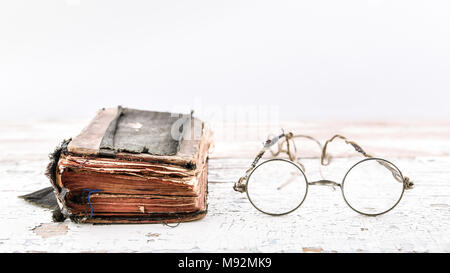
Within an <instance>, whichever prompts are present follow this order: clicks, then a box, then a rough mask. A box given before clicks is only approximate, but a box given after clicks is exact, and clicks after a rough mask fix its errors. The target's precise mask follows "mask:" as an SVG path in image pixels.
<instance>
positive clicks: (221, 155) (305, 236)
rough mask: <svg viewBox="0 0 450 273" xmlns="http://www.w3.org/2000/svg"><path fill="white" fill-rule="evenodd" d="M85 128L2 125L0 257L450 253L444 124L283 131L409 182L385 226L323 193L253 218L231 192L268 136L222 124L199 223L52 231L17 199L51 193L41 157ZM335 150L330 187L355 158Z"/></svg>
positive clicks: (68, 225)
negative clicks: (391, 166)
mask: <svg viewBox="0 0 450 273" xmlns="http://www.w3.org/2000/svg"><path fill="white" fill-rule="evenodd" d="M88 122H89V121H88V120H75V121H58V120H53V121H33V120H29V121H15V122H12V121H11V122H5V121H3V122H0V181H1V184H0V200H1V201H0V202H1V209H0V221H1V222H0V251H1V252H211V251H212V252H260V251H264V252H378V251H381V252H416V251H417V252H450V231H449V229H450V213H449V212H450V172H449V169H450V121H448V120H447V121H446V120H444V121H429V122H426V121H413V122H411V121H410V122H405V121H403V122H402V121H392V122H389V123H385V122H311V121H298V122H297V123H285V124H282V126H283V127H284V128H287V129H291V130H293V131H294V132H297V133H300V132H301V133H303V134H310V135H312V136H314V137H317V138H319V139H320V140H321V141H324V140H325V139H327V138H329V137H331V136H332V134H334V133H340V134H343V135H345V136H347V137H349V138H351V139H353V140H355V141H357V142H358V143H359V144H360V145H362V146H363V147H364V148H365V149H366V150H367V151H368V152H370V153H372V154H375V155H377V156H380V157H384V158H386V159H389V160H391V161H392V162H394V163H395V164H396V165H397V166H398V167H399V168H400V169H401V170H402V171H403V172H404V173H405V174H406V175H408V176H410V177H411V178H412V179H413V180H414V182H415V184H416V187H415V189H413V190H411V191H407V192H406V194H405V196H404V198H403V199H402V201H401V203H400V205H399V206H398V207H396V208H395V209H394V210H393V211H391V212H390V213H388V214H385V215H383V216H379V217H365V216H361V215H358V214H357V213H355V212H353V211H352V210H351V209H350V208H348V207H347V206H346V204H345V203H344V201H343V199H342V197H341V195H340V193H339V192H338V191H335V192H333V190H332V189H331V188H328V187H314V188H312V189H311V190H310V192H309V193H308V197H307V199H306V201H305V203H304V205H303V206H302V207H301V208H300V209H299V210H297V211H295V212H294V213H292V214H290V215H286V216H283V217H271V216H267V215H264V214H261V213H259V212H258V211H256V210H255V209H254V208H253V207H252V206H251V205H250V203H249V202H248V200H247V199H246V197H245V195H243V194H239V193H237V192H234V191H233V190H232V185H233V183H234V182H235V180H236V179H237V178H238V177H239V176H240V175H241V174H242V173H243V171H244V170H245V168H247V167H248V165H249V164H250V163H251V160H252V158H253V156H254V154H255V152H256V151H258V150H259V148H260V147H261V142H262V141H263V140H264V136H262V135H263V134H265V132H266V131H265V130H266V129H267V128H264V126H261V125H258V127H257V128H256V127H253V126H252V125H251V124H245V125H242V124H241V125H236V124H228V125H227V126H225V127H221V128H216V145H215V148H214V150H213V151H212V153H211V156H210V161H209V164H210V170H209V195H208V204H209V210H208V214H207V216H206V217H205V218H204V219H202V220H200V221H196V222H191V223H182V224H180V225H179V226H178V227H176V228H170V227H167V226H164V225H160V224H151V225H90V224H74V223H72V222H70V221H69V220H67V221H65V222H64V223H53V222H52V220H51V212H50V211H49V210H48V209H43V208H40V207H36V206H34V205H31V204H29V203H27V202H25V201H24V200H22V199H19V198H17V196H19V195H22V194H26V193H29V192H31V191H34V190H38V189H40V188H43V187H46V186H48V185H49V182H48V181H47V178H46V177H45V176H44V169H45V166H46V164H47V154H48V153H49V152H50V151H52V150H53V148H54V146H55V145H57V144H58V143H59V142H60V141H61V140H62V139H63V138H67V137H70V136H73V135H76V134H77V133H78V132H79V131H80V130H81V129H82V128H83V126H84V125H86V124H87V123H88ZM225 132H226V133H225ZM230 132H231V134H230ZM255 132H256V133H255ZM261 138H262V139H261ZM333 147H334V148H333V149H334V152H333V153H334V154H340V155H354V157H352V158H350V159H347V158H338V159H336V161H335V164H332V165H330V166H329V167H326V168H323V169H322V170H323V172H324V174H325V175H326V177H327V178H330V179H335V180H338V181H340V180H342V176H343V175H344V174H345V172H346V170H347V169H348V168H349V167H350V166H351V165H352V162H355V161H356V160H357V159H358V157H356V155H355V154H354V153H350V150H348V149H347V147H346V146H345V145H344V144H334V146H333ZM314 149H315V147H314V146H312V145H309V144H308V145H306V144H305V146H304V147H303V150H302V151H301V153H302V155H304V156H306V157H307V158H306V159H305V163H306V167H307V168H308V170H309V174H308V175H310V176H311V177H317V175H318V171H317V170H318V166H319V161H318V160H317V155H318V152H317V151H315V150H314ZM346 149H347V150H346Z"/></svg>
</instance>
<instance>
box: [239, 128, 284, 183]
mask: <svg viewBox="0 0 450 273" xmlns="http://www.w3.org/2000/svg"><path fill="white" fill-rule="evenodd" d="M289 134H292V133H289ZM283 137H286V134H285V133H284V132H283V133H282V134H280V135H278V136H276V137H274V138H272V139H268V140H266V141H265V142H264V143H263V145H264V146H263V148H262V149H261V150H260V151H259V152H258V154H257V155H256V157H255V159H254V160H253V162H252V164H251V165H250V168H248V169H247V171H245V174H244V176H242V177H241V178H239V181H238V182H237V183H235V184H234V186H233V189H234V190H235V191H238V192H245V191H246V190H247V189H246V183H245V181H246V180H247V179H248V175H249V174H250V173H251V171H252V170H253V169H254V168H255V167H256V164H258V162H259V160H260V159H261V157H262V156H263V155H264V154H265V152H266V151H267V150H269V149H270V147H272V146H273V145H275V144H276V143H277V142H278V141H279V140H280V139H281V138H283Z"/></svg>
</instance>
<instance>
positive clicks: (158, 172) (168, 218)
mask: <svg viewBox="0 0 450 273" xmlns="http://www.w3.org/2000/svg"><path fill="white" fill-rule="evenodd" d="M211 142H212V140H211V133H210V131H209V130H208V129H207V128H206V127H205V125H204V123H203V122H201V121H200V120H198V119H196V118H194V117H192V114H190V115H181V114H173V113H167V112H153V111H142V110H136V109H130V108H122V107H117V108H109V109H102V110H100V111H99V113H98V114H97V116H96V117H95V118H94V119H93V120H92V121H91V123H90V124H89V125H88V126H87V127H86V128H85V129H84V130H83V131H82V132H81V133H80V134H79V135H78V136H76V137H75V138H73V139H71V140H69V141H65V142H63V144H62V145H61V147H60V148H59V149H57V150H56V151H55V153H54V154H53V156H52V161H51V163H50V164H49V167H48V176H49V178H50V181H51V183H52V186H53V188H54V191H55V193H56V197H57V201H58V203H59V206H60V208H61V211H62V213H63V214H65V215H67V216H68V217H70V218H71V219H72V220H73V221H76V222H83V223H160V222H166V223H173V222H182V221H190V220H196V219H200V218H202V217H203V216H204V215H205V214H206V211H207V203H206V194H207V178H208V164H207V158H208V149H209V147H210V145H211Z"/></svg>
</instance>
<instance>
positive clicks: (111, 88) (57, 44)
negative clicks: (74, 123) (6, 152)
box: [0, 0, 450, 119]
mask: <svg viewBox="0 0 450 273" xmlns="http://www.w3.org/2000/svg"><path fill="white" fill-rule="evenodd" d="M449 75H450V2H449V1H433V0H428V1H412V0H406V1H395V0H392V1H383V0H371V1H367V0H355V1H335V0H328V1H326V0H314V1H230V0H228V1H207V0H205V1H112V0H107V1H106V0H105V1H97V0H89V1H88V0H45V1H34V0H29V1H23V0H11V1H2V2H1V3H0V101H1V105H0V106H1V107H0V115H1V118H0V119H20V118H26V117H33V118H41V119H52V118H77V117H91V116H92V115H93V114H94V113H95V112H96V110H97V109H99V108H101V107H104V106H115V105H117V104H121V105H124V106H128V107H137V108H143V109H153V110H172V109H173V108H174V106H175V105H177V106H185V107H186V109H188V108H192V107H193V106H192V105H194V104H195V102H196V101H197V102H198V101H200V102H201V104H202V105H203V106H208V105H215V106H218V107H222V106H223V107H225V106H227V105H228V106H229V105H241V106H246V105H269V106H270V105H271V106H276V107H279V111H280V116H281V117H282V118H296V119H297V118H299V119H308V118H315V119H327V118H334V119H388V118H420V119H422V118H425V119H441V118H448V117H450V107H449V106H448V101H449V98H450V95H448V93H449V91H450V77H449Z"/></svg>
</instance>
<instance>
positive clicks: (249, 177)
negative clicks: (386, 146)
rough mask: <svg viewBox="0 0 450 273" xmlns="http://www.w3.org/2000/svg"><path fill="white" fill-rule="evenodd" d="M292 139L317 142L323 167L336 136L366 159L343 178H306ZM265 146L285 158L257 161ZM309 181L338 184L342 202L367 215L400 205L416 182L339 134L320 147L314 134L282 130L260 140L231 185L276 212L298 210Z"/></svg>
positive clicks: (263, 209) (264, 209) (259, 207)
mask: <svg viewBox="0 0 450 273" xmlns="http://www.w3.org/2000/svg"><path fill="white" fill-rule="evenodd" d="M295 138H305V139H309V140H312V141H314V142H316V143H317V145H318V146H319V148H320V149H321V151H322V154H321V157H320V163H321V165H323V166H326V165H328V164H329V163H330V162H331V156H330V155H329V154H328V153H327V147H328V144H329V143H331V142H332V141H333V140H335V139H341V140H343V141H345V143H346V144H349V145H351V146H353V148H354V149H355V150H356V151H357V152H359V153H361V154H362V155H363V156H364V157H365V159H363V160H361V161H359V162H358V163H356V164H354V165H353V166H352V167H351V168H350V169H349V170H348V171H347V173H346V174H345V176H344V178H343V179H342V182H341V183H337V182H334V181H331V180H327V179H322V180H318V181H312V182H310V181H308V179H307V177H306V175H305V167H304V165H303V164H302V163H301V162H300V161H299V160H298V159H297V156H296V153H297V148H296V145H295V142H294V141H293V140H294V139H295ZM276 143H278V150H277V151H273V150H272V149H271V147H272V146H274V145H275V144H276ZM268 150H269V151H270V152H271V153H272V155H273V156H278V155H279V154H281V153H285V154H287V155H288V157H289V160H287V159H281V158H273V159H269V160H266V161H264V162H262V163H260V164H258V162H259V160H260V159H261V158H262V156H263V155H264V154H265V153H266V152H267V151H268ZM313 185H322V186H331V187H339V188H340V189H341V192H342V196H343V198H344V201H345V203H346V204H347V205H348V206H349V207H350V208H351V209H353V210H354V211H356V212H358V213H360V214H363V215H367V216H377V215H381V214H384V213H386V212H388V211H390V210H392V209H393V208H394V207H395V206H397V205H398V204H399V202H400V200H401V199H402V197H403V194H404V192H405V190H409V189H412V188H413V187H414V183H413V182H412V181H410V179H409V178H408V177H406V176H403V174H402V173H401V171H400V170H399V169H398V168H397V167H396V166H395V165H394V164H393V163H391V162H389V161H387V160H385V159H382V158H377V157H373V156H371V155H370V154H368V153H366V152H365V151H364V150H363V149H362V148H361V146H359V145H358V144H356V143H355V142H353V141H350V140H348V139H347V138H345V137H343V136H341V135H335V136H333V137H332V138H330V139H329V140H327V141H326V142H325V145H324V146H322V144H321V143H320V142H319V141H318V140H316V139H315V138H313V137H310V136H306V135H294V134H293V133H287V134H285V133H284V132H283V133H282V134H281V135H279V136H275V137H273V138H271V139H268V140H267V141H266V142H265V143H264V147H263V149H262V150H261V151H260V152H259V153H258V154H257V156H256V158H255V159H254V160H253V163H252V164H251V166H250V168H249V169H248V170H247V171H246V172H245V174H244V176H242V177H241V178H240V179H239V181H238V182H237V183H235V184H234V186H233V189H234V190H235V191H238V192H241V193H244V192H245V193H246V194H247V197H248V199H249V201H250V203H251V204H252V205H253V206H254V207H255V208H256V209H257V210H259V211H261V212H263V213H265V214H269V215H274V216H278V215H285V214H288V213H291V212H293V211H295V210H296V209H298V208H299V207H300V206H301V205H302V204H303V202H304V201H305V199H306V196H307V193H308V188H309V186H313Z"/></svg>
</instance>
